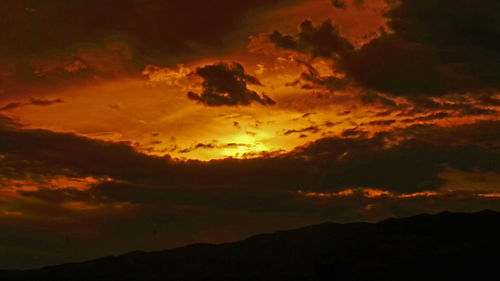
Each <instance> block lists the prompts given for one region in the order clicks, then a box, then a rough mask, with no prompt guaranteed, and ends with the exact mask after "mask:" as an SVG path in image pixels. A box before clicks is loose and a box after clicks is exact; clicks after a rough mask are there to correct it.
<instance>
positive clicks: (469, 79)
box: [270, 0, 500, 96]
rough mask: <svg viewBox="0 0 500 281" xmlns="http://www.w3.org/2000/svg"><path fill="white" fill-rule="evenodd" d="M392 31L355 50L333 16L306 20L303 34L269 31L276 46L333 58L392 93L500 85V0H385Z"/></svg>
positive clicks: (360, 80) (353, 75) (368, 84)
mask: <svg viewBox="0 0 500 281" xmlns="http://www.w3.org/2000/svg"><path fill="white" fill-rule="evenodd" d="M388 2H389V4H390V7H391V8H390V10H389V11H388V12H387V14H386V16H387V18H388V26H389V27H390V28H391V30H392V32H391V33H386V32H382V33H381V36H380V37H379V38H376V39H374V40H372V41H371V42H369V43H368V44H365V45H364V46H362V47H361V48H360V49H359V50H354V49H353V48H352V46H351V45H350V44H349V43H348V42H347V41H346V40H345V39H344V38H342V36H340V35H339V33H338V31H337V28H336V27H334V26H333V25H332V24H331V23H330V22H325V23H323V24H322V25H320V26H318V27H314V26H313V25H312V23H311V22H310V21H304V23H303V24H302V26H301V30H300V32H299V34H298V35H296V36H290V35H282V34H281V33H279V32H278V31H276V32H274V33H273V34H271V36H270V38H271V40H272V41H273V42H274V43H275V44H276V45H277V46H278V47H282V48H287V49H293V50H297V51H300V52H303V53H308V54H311V55H312V56H313V57H315V56H321V57H327V58H331V59H333V60H334V61H335V62H336V63H337V66H336V68H337V70H340V71H343V72H345V73H346V74H347V77H348V78H350V79H352V80H353V81H355V82H356V83H357V84H358V85H359V86H361V87H363V88H366V89H372V90H376V91H380V92H384V93H388V94H392V95H395V96H414V95H430V96H443V95H446V94H448V93H471V92H483V93H484V92H490V91H492V90H493V92H494V91H495V90H498V89H499V88H500V84H499V80H498V79H497V77H498V76H499V75H500V67H499V66H500V63H499V62H500V40H499V38H500V28H499V26H500V22H499V18H498V17H497V15H496V12H495V11H496V10H498V9H499V8H500V6H499V5H500V3H498V1H495V0H485V1H481V2H480V3H478V2H477V1H473V0H466V1H459V2H456V1H452V0H445V1H439V3H435V1H432V0H425V1H411V0H399V1H388Z"/></svg>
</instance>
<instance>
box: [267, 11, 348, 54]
mask: <svg viewBox="0 0 500 281" xmlns="http://www.w3.org/2000/svg"><path fill="white" fill-rule="evenodd" d="M269 39H270V40H271V42H273V43H274V44H276V46H278V47H281V48H285V49H291V50H296V51H299V52H303V53H308V54H311V55H312V56H313V57H324V58H332V57H338V56H344V55H345V54H347V53H349V52H351V51H353V50H354V47H353V45H352V44H351V43H349V42H348V41H347V40H346V39H344V38H343V37H342V36H341V35H340V33H339V31H338V28H337V27H336V26H334V25H333V24H332V23H331V22H329V21H326V22H324V23H323V24H321V25H320V26H318V27H314V26H313V23H312V22H311V21H309V20H306V21H304V22H302V24H301V25H300V28H299V33H298V34H297V36H295V37H292V36H290V35H283V34H281V33H280V32H279V31H274V32H273V33H272V34H271V35H270V36H269Z"/></svg>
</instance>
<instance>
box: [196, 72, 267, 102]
mask: <svg viewBox="0 0 500 281" xmlns="http://www.w3.org/2000/svg"><path fill="white" fill-rule="evenodd" d="M195 74H197V75H199V76H200V77H202V78H203V79H204V82H203V88H204V90H203V92H202V93H201V94H196V93H194V92H188V98H189V99H192V100H196V101H199V102H201V103H203V104H205V105H208V106H220V105H249V104H250V103H251V102H253V101H255V102H258V103H260V104H262V105H273V104H275V103H276V102H275V101H273V100H272V99H271V98H270V97H268V96H266V95H265V94H262V97H261V96H259V94H257V93H256V92H255V91H252V90H249V89H248V88H247V83H248V84H254V85H259V86H262V84H261V83H260V82H259V80H257V78H255V77H253V76H250V75H248V74H246V73H245V69H244V68H243V66H242V65H241V64H239V63H233V64H231V65H228V64H226V63H218V64H214V65H207V66H204V67H198V68H197V69H196V72H195Z"/></svg>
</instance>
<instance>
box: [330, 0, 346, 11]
mask: <svg viewBox="0 0 500 281" xmlns="http://www.w3.org/2000/svg"><path fill="white" fill-rule="evenodd" d="M332 5H333V6H334V7H335V8H337V9H345V2H344V1H342V0H332Z"/></svg>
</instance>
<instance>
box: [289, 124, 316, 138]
mask: <svg viewBox="0 0 500 281" xmlns="http://www.w3.org/2000/svg"><path fill="white" fill-rule="evenodd" d="M319 131H320V128H318V127H317V126H309V127H307V128H302V129H294V130H286V131H285V133H284V135H285V136H288V135H291V134H297V133H305V132H310V133H312V134H316V133H318V132H319Z"/></svg>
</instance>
